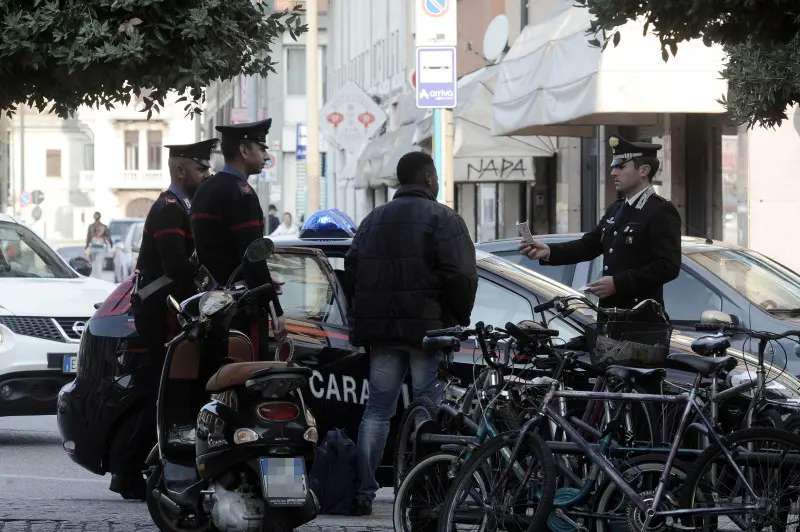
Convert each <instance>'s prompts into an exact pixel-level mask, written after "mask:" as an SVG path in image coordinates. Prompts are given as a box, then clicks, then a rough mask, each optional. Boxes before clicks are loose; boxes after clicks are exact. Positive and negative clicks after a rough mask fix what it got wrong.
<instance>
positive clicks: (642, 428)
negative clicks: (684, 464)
mask: <svg viewBox="0 0 800 532" xmlns="http://www.w3.org/2000/svg"><path fill="white" fill-rule="evenodd" d="M573 303H579V304H581V305H584V306H585V307H588V308H589V309H591V310H593V311H594V312H596V313H597V315H598V322H597V324H596V325H594V326H593V327H590V328H588V330H587V332H586V336H585V342H577V343H576V342H575V340H573V341H571V342H568V343H567V344H566V345H567V347H572V348H573V349H576V350H582V351H588V352H589V353H590V360H591V364H590V365H588V366H586V365H584V366H583V368H584V369H585V370H587V371H592V372H594V373H596V374H597V376H596V379H595V383H594V387H593V388H592V392H601V391H603V390H605V389H606V388H608V385H609V381H608V378H607V376H606V375H605V374H604V373H603V369H604V368H605V367H607V366H609V365H610V364H611V363H613V364H617V365H622V366H625V365H635V366H644V367H651V368H659V367H662V366H663V365H664V362H665V361H666V356H667V354H668V348H669V339H670V336H671V335H672V330H673V328H672V326H671V325H670V324H669V322H668V320H667V318H666V316H665V315H664V312H663V310H662V308H661V305H659V303H658V302H657V301H655V300H653V299H646V300H643V301H641V302H640V303H638V304H637V305H636V306H635V307H633V308H632V309H621V308H602V307H599V306H597V305H595V304H594V303H593V302H592V301H590V300H589V299H587V298H585V297H582V296H561V297H556V298H554V299H552V300H550V301H547V302H545V303H542V304H540V305H537V306H536V307H534V313H537V314H541V315H542V325H544V326H547V324H548V321H547V318H546V315H545V314H544V311H546V310H551V309H552V310H554V311H555V316H554V317H553V318H552V319H555V317H556V316H567V315H569V314H570V313H572V312H575V311H576V310H577V307H576V306H574V305H573ZM648 309H652V310H653V311H654V312H655V313H656V315H658V316H659V317H661V319H662V322H661V323H658V324H654V323H640V322H633V321H629V320H630V319H631V318H633V317H635V316H637V315H639V314H640V313H642V312H643V311H645V310H648ZM618 318H619V319H620V321H615V320H616V319H618ZM628 328H633V329H634V330H628ZM620 329H622V330H620ZM630 346H633V348H631V347H630ZM631 351H633V353H632V354H631ZM620 357H622V358H620ZM658 375H659V374H658V373H652V374H647V375H645V374H642V375H639V376H638V382H637V381H636V380H634V381H628V382H622V383H620V382H617V383H612V387H611V390H610V391H615V392H619V391H621V390H620V387H623V388H624V389H623V390H622V391H623V392H624V393H650V391H651V387H653V386H655V385H660V382H661V379H659V378H657V377H658ZM616 380H617V381H618V380H619V379H616ZM659 391H662V390H661V389H660V388H659ZM636 405H639V406H636ZM623 406H624V407H625V408H626V409H627V412H626V413H625V415H626V419H625V420H624V422H625V430H627V431H628V432H629V434H628V436H627V441H628V443H631V444H632V443H633V442H634V441H639V442H641V443H644V444H650V445H656V444H659V443H661V442H662V441H663V438H664V434H663V432H662V430H661V427H660V424H659V423H658V422H657V420H658V419H659V416H658V413H657V412H656V409H655V408H654V407H653V405H651V404H649V403H638V402H626V403H624V404H622V405H620V407H623ZM633 407H636V408H637V409H641V410H640V411H639V412H638V415H637V416H636V417H635V418H634V416H633V410H632V409H633ZM611 410H612V408H611V405H609V404H608V403H607V402H606V403H601V404H598V403H597V401H594V400H589V401H588V402H587V404H586V407H585V409H584V413H583V415H582V417H581V418H580V423H581V424H582V425H586V426H590V427H596V426H598V425H599V424H601V423H608V421H609V420H610V419H611V417H612V416H613V412H612V411H611ZM601 416H604V419H600V418H601Z"/></svg>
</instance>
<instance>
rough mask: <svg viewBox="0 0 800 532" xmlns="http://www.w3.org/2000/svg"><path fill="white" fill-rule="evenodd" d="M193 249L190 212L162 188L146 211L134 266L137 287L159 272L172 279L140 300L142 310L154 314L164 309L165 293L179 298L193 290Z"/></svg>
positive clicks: (188, 294) (147, 282)
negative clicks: (140, 243) (137, 277)
mask: <svg viewBox="0 0 800 532" xmlns="http://www.w3.org/2000/svg"><path fill="white" fill-rule="evenodd" d="M192 253H194V237H193V236H192V227H191V224H190V222H189V212H188V210H187V208H186V207H185V206H184V205H183V204H182V203H181V200H180V199H179V198H178V197H177V196H176V195H175V194H173V193H172V192H170V191H168V190H167V191H165V192H162V193H161V195H160V196H159V197H158V199H157V200H156V201H155V203H154V204H153V206H152V207H151V208H150V212H148V213H147V218H146V219H145V222H144V233H143V234H142V245H141V248H140V249H139V258H138V260H137V261H136V269H137V270H139V289H141V288H144V287H146V286H147V285H148V284H149V283H151V282H153V281H155V280H156V279H158V278H159V277H161V276H162V275H166V276H167V277H169V278H170V279H172V281H173V282H172V283H171V284H169V285H167V286H165V287H164V288H163V289H161V290H158V291H156V292H155V293H153V294H152V295H150V296H149V297H148V298H147V299H146V300H145V301H143V302H142V311H143V312H144V313H146V314H154V315H156V314H158V313H159V312H162V311H163V310H165V309H166V304H167V302H166V297H167V295H168V294H171V295H172V296H174V297H175V298H176V299H178V301H181V300H182V299H185V298H187V297H190V296H191V295H192V294H194V293H195V291H194V285H193V283H194V276H195V274H196V273H197V270H198V265H197V264H196V263H195V262H194V261H192V260H191V256H192Z"/></svg>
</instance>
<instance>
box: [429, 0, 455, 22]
mask: <svg viewBox="0 0 800 532" xmlns="http://www.w3.org/2000/svg"><path fill="white" fill-rule="evenodd" d="M450 1H451V0H422V8H423V9H424V10H425V14H426V15H428V16H429V17H434V18H439V17H441V16H442V15H444V14H445V13H447V9H448V8H449V7H450Z"/></svg>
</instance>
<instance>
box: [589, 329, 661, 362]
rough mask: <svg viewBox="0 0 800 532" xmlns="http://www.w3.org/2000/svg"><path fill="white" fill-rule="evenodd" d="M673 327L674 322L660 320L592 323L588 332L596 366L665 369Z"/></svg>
mask: <svg viewBox="0 0 800 532" xmlns="http://www.w3.org/2000/svg"><path fill="white" fill-rule="evenodd" d="M672 329H673V328H672V326H671V325H668V324H658V323H638V322H623V321H617V322H606V323H597V324H592V325H591V326H590V327H589V330H588V331H587V335H586V340H587V343H588V345H589V358H590V360H591V362H592V366H594V367H595V369H598V370H603V369H605V368H607V367H608V366H612V365H618V366H631V367H640V368H663V367H664V366H665V365H666V361H667V355H668V354H669V345H670V343H669V342H670V337H671V336H672Z"/></svg>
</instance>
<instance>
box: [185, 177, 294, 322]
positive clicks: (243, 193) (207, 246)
mask: <svg viewBox="0 0 800 532" xmlns="http://www.w3.org/2000/svg"><path fill="white" fill-rule="evenodd" d="M191 219H192V229H193V230H194V236H195V245H196V247H197V258H198V260H199V262H200V264H202V265H204V266H205V267H206V268H208V270H209V271H210V272H211V275H213V276H214V279H215V280H216V281H217V282H218V283H220V284H224V283H225V282H227V281H228V278H229V277H230V276H231V274H232V273H233V271H234V270H235V269H236V267H237V266H239V264H241V263H242V258H243V257H244V252H245V250H247V246H248V245H249V244H250V243H251V242H253V241H254V240H257V239H259V238H263V237H264V212H263V211H262V210H261V204H260V203H259V201H258V196H257V195H256V192H255V190H253V187H251V186H250V185H249V184H248V183H247V180H246V179H242V178H240V177H239V176H236V175H234V174H229V173H227V172H219V173H217V174H214V175H213V176H211V177H210V178H208V179H206V180H205V181H204V182H203V184H201V185H200V188H198V189H197V192H195V195H194V199H193V200H192V210H191ZM244 279H245V281H247V285H248V286H249V287H251V288H254V287H256V286H261V285H263V284H266V283H271V282H272V280H271V278H270V273H269V267H268V266H267V262H266V261H263V262H259V263H254V264H247V265H246V266H245V268H244ZM267 301H272V302H273V303H274V305H275V312H276V314H277V315H278V316H282V315H283V309H282V308H281V305H280V302H279V301H278V294H277V293H276V292H275V288H274V287H273V288H272V289H271V290H268V291H267V294H266V297H265V298H263V299H262V302H263V303H266V302H267Z"/></svg>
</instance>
